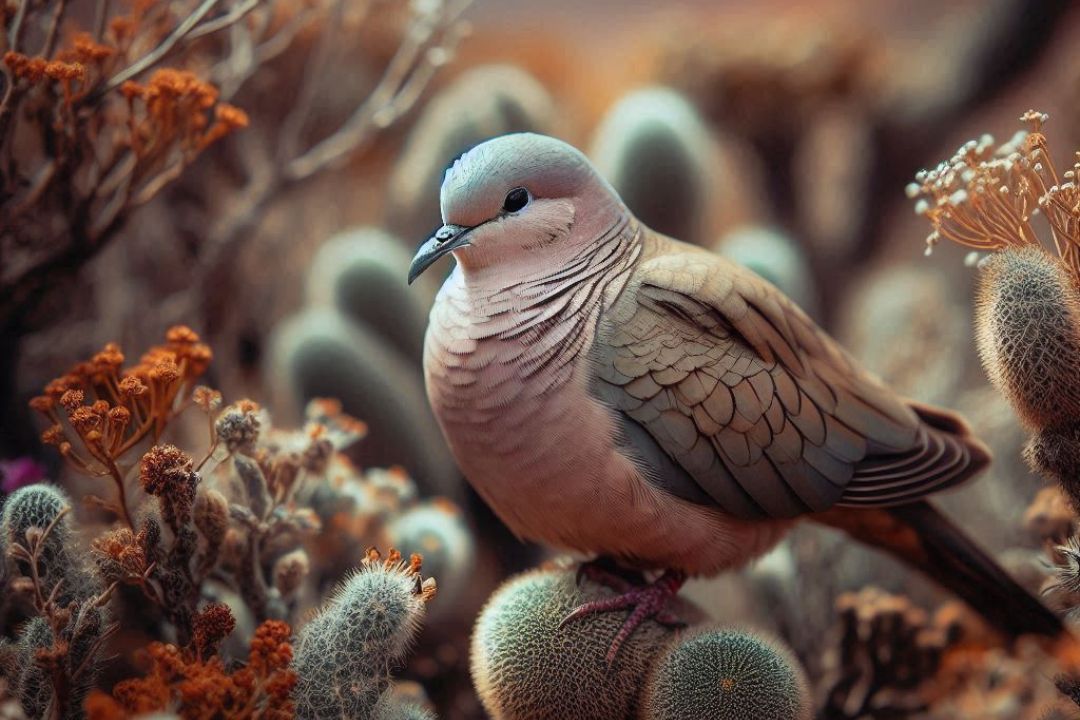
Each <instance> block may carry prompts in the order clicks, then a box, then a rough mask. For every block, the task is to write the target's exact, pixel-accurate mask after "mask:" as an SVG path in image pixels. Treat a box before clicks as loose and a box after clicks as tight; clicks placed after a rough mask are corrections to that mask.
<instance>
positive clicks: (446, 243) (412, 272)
mask: <svg viewBox="0 0 1080 720" xmlns="http://www.w3.org/2000/svg"><path fill="white" fill-rule="evenodd" d="M470 230H472V228H470V227H462V226H461V225H443V226H442V227H441V228H439V229H438V230H436V231H435V234H434V235H432V236H431V237H430V238H429V239H428V240H427V242H425V243H424V244H423V245H421V246H420V249H419V250H417V251H416V255H415V256H414V257H413V260H412V265H410V266H409V284H410V285H412V282H413V280H415V279H416V278H418V277H420V275H421V274H423V272H424V271H425V270H427V269H428V268H429V267H431V265H432V264H433V263H434V262H435V261H436V260H438V259H439V258H441V257H442V256H443V255H445V254H447V253H448V252H450V251H451V250H454V249H456V248H459V247H462V246H463V245H467V244H468V242H469V231H470Z"/></svg>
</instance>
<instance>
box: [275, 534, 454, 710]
mask: <svg viewBox="0 0 1080 720" xmlns="http://www.w3.org/2000/svg"><path fill="white" fill-rule="evenodd" d="M434 592H435V586H434V583H433V582H432V581H430V580H429V581H427V582H421V580H420V574H419V561H418V560H417V559H415V558H414V560H413V561H409V562H407V561H404V560H402V559H401V556H400V555H399V554H397V553H395V552H391V553H390V555H389V557H388V558H387V559H386V560H382V559H380V557H379V555H378V553H377V552H375V551H369V555H368V558H367V559H366V560H365V561H364V565H363V567H362V568H361V569H360V570H359V571H358V572H357V573H355V574H354V575H353V576H352V577H351V578H349V579H348V580H346V581H345V582H344V583H342V585H341V586H340V587H339V588H338V589H337V591H336V592H335V593H334V596H333V598H332V599H331V600H330V602H329V603H328V604H327V605H326V606H325V607H324V608H323V609H322V611H321V612H320V613H319V614H318V615H317V616H316V617H315V618H314V619H313V620H312V621H311V622H310V623H308V624H307V625H306V626H305V627H304V628H303V630H301V632H300V634H299V638H298V640H297V644H296V659H295V661H294V663H293V668H294V669H295V670H296V672H297V675H298V682H297V685H296V690H295V693H294V695H293V697H294V698H295V701H296V714H297V717H299V718H303V719H304V720H315V719H321V718H343V717H355V718H370V717H377V716H375V715H374V714H373V713H374V711H375V708H376V707H378V706H379V705H380V702H382V703H383V704H384V705H385V703H386V702H388V701H384V700H382V698H383V696H384V695H385V694H386V693H387V692H388V691H389V689H390V687H391V685H390V683H391V678H390V670H391V668H393V667H394V666H397V665H400V664H401V663H402V661H403V660H404V658H405V655H406V652H407V651H408V649H409V647H410V645H411V644H412V642H413V641H414V639H415V637H416V633H417V631H418V630H419V629H420V623H421V621H422V619H423V616H424V606H425V604H426V602H427V601H428V600H429V599H430V598H431V597H432V596H433V595H434ZM388 717H394V716H392V715H389V716H388ZM406 717H407V716H406Z"/></svg>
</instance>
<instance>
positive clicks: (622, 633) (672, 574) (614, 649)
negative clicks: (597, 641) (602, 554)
mask: <svg viewBox="0 0 1080 720" xmlns="http://www.w3.org/2000/svg"><path fill="white" fill-rule="evenodd" d="M586 574H588V575H589V576H590V577H592V578H594V579H596V580H598V581H600V582H604V583H605V584H609V583H610V581H611V580H613V579H615V578H616V577H617V576H613V575H611V574H609V573H605V572H599V573H593V572H586ZM618 579H619V582H617V583H610V584H614V585H616V587H615V589H616V590H617V591H619V592H620V594H619V595H615V596H614V597H610V598H604V599H603V600H593V601H592V602H587V603H585V604H583V605H580V606H578V607H576V608H574V610H572V611H571V612H570V614H569V615H567V616H566V617H565V618H563V621H562V622H561V623H559V628H560V629H561V628H563V627H565V626H566V624H567V623H570V622H573V621H574V620H578V619H580V618H583V617H587V616H589V615H595V614H597V613H602V612H613V611H615V610H625V609H626V608H633V610H632V611H631V612H630V615H629V616H628V617H627V618H626V621H625V622H623V624H622V627H621V628H619V632H618V633H617V634H616V635H615V639H614V640H612V641H611V647H610V648H608V652H607V655H606V656H605V659H606V660H607V663H608V664H609V665H610V664H612V663H613V662H615V658H616V657H617V656H618V654H619V650H620V649H621V648H622V646H623V644H624V643H625V642H626V641H627V640H628V639H629V638H630V636H631V635H633V634H634V631H635V630H637V629H638V627H639V626H640V625H641V624H642V623H643V622H645V621H646V620H648V619H650V618H652V619H653V620H655V621H656V622H657V623H660V624H661V625H664V626H665V627H685V625H686V623H684V622H682V621H681V620H679V619H678V618H677V617H675V615H673V614H672V613H669V612H666V608H667V605H668V603H669V602H670V601H671V599H672V598H673V597H675V595H677V594H678V592H679V589H680V588H681V587H682V586H683V583H684V582H686V575H685V574H683V573H682V572H679V571H677V570H668V571H666V572H665V573H664V574H663V575H661V576H660V577H659V578H657V580H656V581H655V582H653V583H651V584H649V585H646V586H645V587H633V588H627V587H626V585H625V584H624V581H622V579H621V578H618Z"/></svg>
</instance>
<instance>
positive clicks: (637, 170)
mask: <svg viewBox="0 0 1080 720" xmlns="http://www.w3.org/2000/svg"><path fill="white" fill-rule="evenodd" d="M589 155H590V157H591V158H592V159H593V162H594V163H595V164H596V167H597V169H598V170H599V171H600V173H601V175H603V176H604V177H606V178H607V179H608V181H609V182H610V183H611V184H612V186H614V188H615V190H616V191H618V193H619V195H620V197H622V199H623V202H625V203H626V205H627V207H629V208H630V209H631V210H632V211H633V212H634V214H635V215H637V217H638V218H640V219H641V220H642V221H643V222H644V223H645V224H646V225H648V226H649V227H651V228H653V229H654V230H658V231H659V232H662V233H664V234H665V235H670V236H672V237H675V238H678V239H680V240H685V241H686V242H696V243H698V244H701V243H702V242H703V241H704V240H705V238H706V237H707V234H708V223H709V210H710V205H711V204H712V203H714V202H718V201H719V200H720V198H719V197H718V193H717V191H716V189H715V188H714V187H713V185H714V181H713V176H712V173H711V166H712V165H713V163H714V162H716V159H717V150H716V147H715V142H714V141H713V139H712V138H711V137H710V135H709V131H708V129H707V128H706V127H705V123H704V121H703V120H702V118H701V117H700V115H699V114H698V112H697V110H696V109H695V108H694V106H693V105H691V104H690V103H689V102H688V101H687V100H686V99H685V98H684V97H683V96H682V95H680V94H679V93H677V92H675V91H674V90H671V89H669V88H664V87H654V88H647V89H644V90H638V91H637V92H634V93H631V94H630V95H627V96H626V97H624V98H623V99H622V100H620V101H619V102H618V103H616V104H615V106H614V107H613V108H611V110H609V111H608V113H607V115H606V116H605V118H604V119H603V120H602V121H601V122H600V125H599V127H598V128H597V130H596V132H595V133H594V136H593V141H592V145H591V147H590V151H589Z"/></svg>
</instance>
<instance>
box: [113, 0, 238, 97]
mask: <svg viewBox="0 0 1080 720" xmlns="http://www.w3.org/2000/svg"><path fill="white" fill-rule="evenodd" d="M218 2H219V0H203V1H202V2H201V3H200V4H199V6H198V7H197V8H195V10H194V11H193V12H192V13H191V14H190V15H188V16H187V17H186V18H184V20H183V21H182V22H181V23H180V24H179V25H177V26H176V29H175V30H173V31H172V32H171V33H169V36H168V37H166V38H165V39H164V40H162V41H161V43H160V44H159V45H158V46H157V47H155V48H154V49H153V50H151V51H150V52H148V53H146V54H145V55H143V56H142V57H141V58H139V59H138V60H136V61H135V62H134V63H132V64H131V65H128V66H127V67H126V68H124V69H123V70H121V71H120V72H118V73H116V74H115V75H113V76H112V77H111V78H109V80H108V81H107V82H106V83H105V84H104V85H103V86H102V87H101V88H100V89H98V90H97V92H95V93H94V96H93V97H94V98H100V97H101V96H102V95H104V94H105V93H108V92H111V91H112V90H115V89H116V88H118V87H120V86H121V85H123V84H124V83H125V82H127V81H128V80H130V79H131V78H133V77H135V76H137V75H139V74H140V73H142V72H143V71H144V70H146V69H148V68H150V67H152V66H153V65H155V64H157V63H158V62H160V61H161V60H162V58H164V57H165V56H166V55H168V54H169V53H170V52H171V51H172V49H173V48H174V47H176V44H177V43H178V42H180V41H181V40H183V39H184V37H185V36H187V35H188V33H190V32H191V31H192V30H194V29H195V26H196V25H198V24H199V22H201V21H202V19H203V18H204V17H206V14H207V13H209V12H210V11H211V10H213V9H214V6H215V5H217V4H218Z"/></svg>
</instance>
